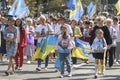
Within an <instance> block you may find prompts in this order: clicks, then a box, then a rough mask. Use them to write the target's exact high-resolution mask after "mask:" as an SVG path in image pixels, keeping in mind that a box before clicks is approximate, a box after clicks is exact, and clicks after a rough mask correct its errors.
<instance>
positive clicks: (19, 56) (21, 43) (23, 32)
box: [15, 19, 26, 70]
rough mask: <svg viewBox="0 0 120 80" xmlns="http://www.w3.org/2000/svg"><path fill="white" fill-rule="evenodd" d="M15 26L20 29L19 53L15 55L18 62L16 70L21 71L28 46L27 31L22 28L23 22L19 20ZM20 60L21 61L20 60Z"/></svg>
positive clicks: (18, 39) (18, 38)
mask: <svg viewBox="0 0 120 80" xmlns="http://www.w3.org/2000/svg"><path fill="white" fill-rule="evenodd" d="M15 26H16V27H17V28H18V32H19V33H18V37H17V41H18V49H17V53H16V55H15V62H16V67H15V69H18V70H21V69H22V66H23V58H24V47H25V45H26V30H25V28H24V27H23V26H22V20H21V19H17V20H16V21H15ZM19 59H20V60H19Z"/></svg>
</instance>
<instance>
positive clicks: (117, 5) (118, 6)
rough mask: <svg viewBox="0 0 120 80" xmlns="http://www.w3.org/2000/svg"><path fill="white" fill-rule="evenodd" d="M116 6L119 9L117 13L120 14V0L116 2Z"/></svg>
mask: <svg viewBox="0 0 120 80" xmlns="http://www.w3.org/2000/svg"><path fill="white" fill-rule="evenodd" d="M115 7H116V9H117V11H118V12H117V15H119V14H120V0H118V2H117V3H116V4H115Z"/></svg>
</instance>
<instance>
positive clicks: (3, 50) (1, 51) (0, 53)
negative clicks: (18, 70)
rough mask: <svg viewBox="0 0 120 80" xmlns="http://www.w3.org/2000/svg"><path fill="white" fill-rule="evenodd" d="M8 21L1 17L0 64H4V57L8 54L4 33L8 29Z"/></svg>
mask: <svg viewBox="0 0 120 80" xmlns="http://www.w3.org/2000/svg"><path fill="white" fill-rule="evenodd" d="M5 23H6V19H5V18H4V17H1V24H0V33H1V34H0V35H1V46H0V62H3V59H2V56H3V54H5V53H6V41H5V39H4V36H3V33H4V30H5V29H6V27H7V25H6V24H5Z"/></svg>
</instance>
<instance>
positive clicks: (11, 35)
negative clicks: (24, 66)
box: [4, 18, 17, 76]
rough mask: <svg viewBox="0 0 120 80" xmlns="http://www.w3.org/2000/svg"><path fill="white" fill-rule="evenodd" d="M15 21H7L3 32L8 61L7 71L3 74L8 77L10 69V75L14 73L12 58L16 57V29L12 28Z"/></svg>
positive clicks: (10, 19)
mask: <svg viewBox="0 0 120 80" xmlns="http://www.w3.org/2000/svg"><path fill="white" fill-rule="evenodd" d="M14 24H15V20H14V19H13V18H9V19H8V25H9V27H7V28H6V29H5V31H4V39H5V40H6V51H7V57H8V60H9V63H8V69H7V71H6V72H5V74H6V75H7V76H8V75H9V72H10V68H12V73H14V63H13V60H14V59H13V58H14V56H15V55H16V51H17V41H16V39H17V29H16V27H15V26H14Z"/></svg>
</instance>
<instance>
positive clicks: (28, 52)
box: [25, 44, 35, 57]
mask: <svg viewBox="0 0 120 80" xmlns="http://www.w3.org/2000/svg"><path fill="white" fill-rule="evenodd" d="M34 50H35V49H34V45H32V44H27V45H26V47H25V56H31V57H32V56H33V54H34Z"/></svg>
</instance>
